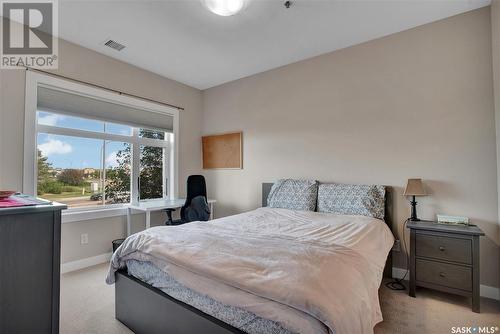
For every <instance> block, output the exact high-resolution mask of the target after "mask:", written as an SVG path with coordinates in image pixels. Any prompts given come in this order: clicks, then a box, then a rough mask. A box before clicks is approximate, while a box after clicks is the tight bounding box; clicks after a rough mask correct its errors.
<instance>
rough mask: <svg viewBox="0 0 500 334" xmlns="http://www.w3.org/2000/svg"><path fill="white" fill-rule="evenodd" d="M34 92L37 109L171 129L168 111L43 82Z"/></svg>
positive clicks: (144, 126) (172, 126)
mask: <svg viewBox="0 0 500 334" xmlns="http://www.w3.org/2000/svg"><path fill="white" fill-rule="evenodd" d="M37 95H38V96H37V107H38V108H39V109H40V110H47V111H51V112H56V113H61V114H68V115H70V116H76V117H84V118H92V119H96V120H100V121H107V122H113V123H119V124H125V125H130V126H133V127H140V128H146V129H157V130H162V131H166V132H173V129H174V125H173V124H174V118H173V116H172V115H169V114H168V113H163V112H159V111H153V110H148V109H139V108H134V107H130V106H127V105H122V104H118V103H113V102H107V101H103V100H99V99H95V98H92V97H88V96H82V95H78V94H73V93H69V92H66V91H60V90H57V89H51V88H48V87H43V86H39V87H38V91H37Z"/></svg>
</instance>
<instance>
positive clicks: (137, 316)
mask: <svg viewBox="0 0 500 334" xmlns="http://www.w3.org/2000/svg"><path fill="white" fill-rule="evenodd" d="M272 185H273V184H272V183H263V184H262V206H263V207H264V206H266V205H267V195H268V194H269V191H270V190H271V187H272ZM384 220H385V222H386V224H387V225H388V226H389V228H391V230H392V223H391V222H392V189H391V188H390V187H387V188H386V199H385V219H384ZM384 277H392V257H391V252H389V256H388V257H387V262H386V265H385V268H384ZM115 278H116V283H115V317H116V319H118V320H119V321H120V322H122V323H123V324H124V325H125V326H127V327H128V328H130V329H131V330H132V331H133V332H134V333H136V334H156V333H158V334H160V333H161V334H165V333H175V334H194V333H204V334H229V333H244V332H243V331H241V330H239V329H238V328H235V327H233V326H231V325H229V324H227V323H225V322H223V321H221V320H219V319H217V318H214V317H212V316H210V315H208V314H206V313H204V312H202V311H200V310H198V309H196V308H195V307H193V306H191V305H188V304H186V303H184V302H181V301H179V300H177V299H175V298H172V297H171V296H169V295H167V294H166V293H164V292H163V291H161V290H159V289H157V288H154V287H152V286H151V285H149V284H146V283H144V282H142V281H140V280H138V279H137V278H135V277H133V276H130V275H128V274H127V271H126V269H125V270H120V271H118V272H116V274H115Z"/></svg>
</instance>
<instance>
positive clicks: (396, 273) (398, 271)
mask: <svg viewBox="0 0 500 334" xmlns="http://www.w3.org/2000/svg"><path fill="white" fill-rule="evenodd" d="M405 273H406V269H403V268H397V267H392V277H393V278H397V279H401V278H403V276H404V275H405ZM409 279H410V273H408V274H407V275H406V278H405V280H409ZM479 292H480V294H481V297H485V298H490V299H495V300H500V288H495V287H494V286H488V285H484V284H481V286H480V287H479Z"/></svg>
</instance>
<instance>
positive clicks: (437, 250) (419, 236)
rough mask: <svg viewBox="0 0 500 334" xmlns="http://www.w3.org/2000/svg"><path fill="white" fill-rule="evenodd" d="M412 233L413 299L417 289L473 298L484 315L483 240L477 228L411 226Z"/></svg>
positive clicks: (434, 224)
mask: <svg viewBox="0 0 500 334" xmlns="http://www.w3.org/2000/svg"><path fill="white" fill-rule="evenodd" d="M407 227H408V228H409V229H410V231H411V232H410V296H412V297H415V289H416V287H417V286H421V287H425V288H431V289H435V290H440V291H444V292H449V293H454V294H459V295H462V296H469V297H472V310H473V311H474V312H480V303H479V237H480V236H482V235H484V233H483V231H481V229H480V228H479V227H477V226H464V225H446V224H437V223H435V222H428V221H419V222H408V224H407Z"/></svg>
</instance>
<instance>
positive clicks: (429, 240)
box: [415, 233, 472, 264]
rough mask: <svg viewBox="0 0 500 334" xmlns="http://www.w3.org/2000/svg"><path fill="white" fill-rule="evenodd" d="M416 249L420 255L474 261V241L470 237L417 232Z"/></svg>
mask: <svg viewBox="0 0 500 334" xmlns="http://www.w3.org/2000/svg"><path fill="white" fill-rule="evenodd" d="M415 251H416V255H417V256H419V257H420V256H422V257H430V258H435V259H440V260H445V261H452V262H460V263H467V264H471V263H472V243H471V240H469V239H459V238H453V237H445V236H436V235H429V234H423V233H417V234H416V249H415Z"/></svg>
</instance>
